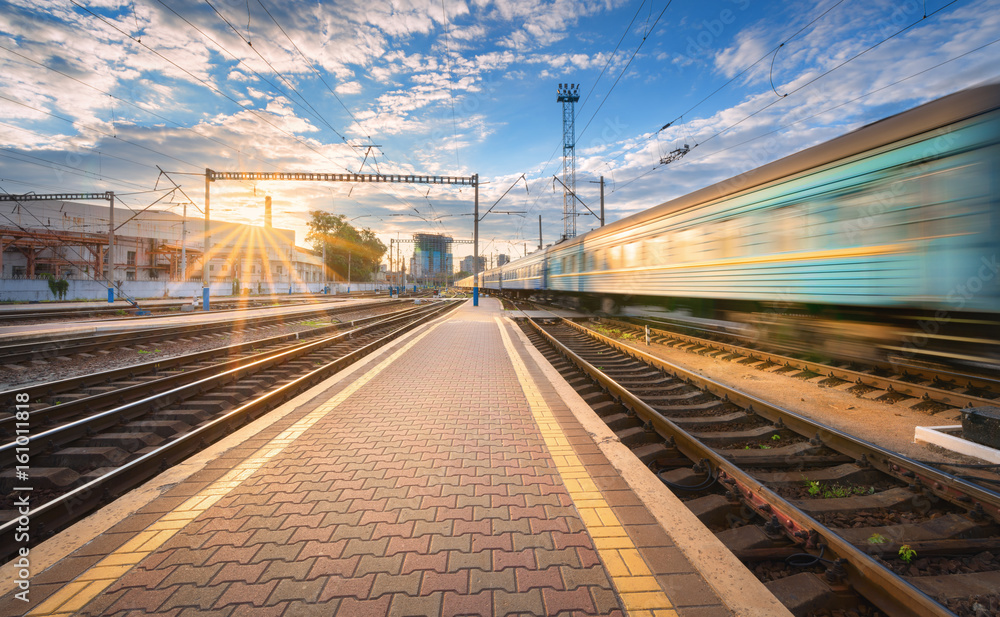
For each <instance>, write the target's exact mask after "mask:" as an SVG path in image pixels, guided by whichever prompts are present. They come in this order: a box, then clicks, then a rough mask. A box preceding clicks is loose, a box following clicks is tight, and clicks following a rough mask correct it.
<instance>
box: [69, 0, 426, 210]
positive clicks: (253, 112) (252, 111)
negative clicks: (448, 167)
mask: <svg viewBox="0 0 1000 617" xmlns="http://www.w3.org/2000/svg"><path fill="white" fill-rule="evenodd" d="M158 1H159V2H160V3H161V4H163V6H164V7H166V8H167V9H168V10H170V11H171V12H173V13H174V14H175V15H177V16H178V18H180V19H181V20H183V21H184V22H185V23H188V24H189V25H191V27H192V28H194V29H195V30H198V31H199V32H200V30H199V29H198V28H197V27H196V26H194V25H193V24H191V22H190V21H189V20H187V19H186V18H184V17H183V16H182V15H180V14H179V13H177V12H176V11H174V10H173V9H172V8H171V7H169V6H168V5H166V4H165V3H163V2H162V0H158ZM70 2H72V3H73V4H74V5H75V6H77V7H79V8H81V9H82V10H84V11H86V12H87V13H89V14H90V15H92V16H94V17H95V18H97V19H98V20H100V21H102V22H103V23H105V24H107V25H108V26H109V27H111V28H112V29H114V30H115V31H117V32H119V33H120V34H121V35H123V36H125V37H126V38H128V39H130V40H132V41H135V42H136V43H137V44H138V45H139V46H141V47H142V48H143V49H145V50H147V51H149V52H150V53H152V54H154V55H156V56H157V57H159V58H161V59H163V60H164V61H166V62H168V63H169V64H170V65H172V66H174V67H175V68H177V69H178V70H180V71H181V72H183V73H184V74H186V75H187V76H189V77H190V78H191V79H192V80H194V81H197V82H199V83H201V84H203V85H204V86H205V87H206V88H208V89H209V90H210V91H212V92H213V93H215V94H218V95H220V96H222V97H223V98H225V99H227V100H229V101H230V102H232V103H233V104H235V105H236V106H238V107H239V108H241V109H243V110H244V111H246V112H248V113H249V114H251V115H253V116H254V117H255V118H257V119H258V120H260V121H261V122H263V123H264V124H266V125H268V126H270V127H272V128H274V129H275V130H276V131H277V132H278V133H280V134H282V135H285V136H286V137H289V138H291V139H292V140H293V141H295V142H297V143H298V144H300V145H302V146H303V147H305V148H307V149H308V150H310V151H312V152H314V153H315V154H317V155H319V156H320V157H322V158H324V159H326V160H328V161H330V162H332V163H334V164H336V165H338V166H340V167H341V168H342V169H344V171H347V172H351V170H350V169H349V168H347V167H345V166H343V164H342V163H341V162H339V161H336V160H334V159H332V158H330V157H329V156H327V155H326V153H324V152H323V151H321V150H319V149H318V148H316V147H314V146H312V145H311V144H309V143H308V142H306V141H304V140H303V139H301V138H299V137H298V136H297V135H295V134H294V133H290V132H289V131H286V130H284V129H283V128H281V127H280V126H278V125H277V124H276V123H274V122H272V121H271V120H269V119H268V118H267V117H266V116H264V115H262V114H260V113H258V111H257V110H255V109H253V108H251V107H248V106H247V105H244V104H243V103H241V102H240V101H238V100H237V99H235V98H234V97H232V96H230V95H229V94H227V93H225V92H223V91H222V90H220V89H219V88H218V87H216V86H215V85H213V84H211V83H209V82H207V81H206V80H204V79H202V78H201V77H199V76H197V75H195V74H193V73H192V72H191V71H189V70H187V69H186V68H184V67H183V66H181V65H180V64H178V63H177V62H175V61H173V60H171V59H170V58H168V57H167V56H165V55H164V54H162V53H160V52H159V51H157V50H156V49H153V48H152V47H150V46H149V45H146V44H145V43H142V42H141V41H138V40H136V39H135V38H134V37H132V36H131V35H130V34H129V33H127V32H125V31H124V30H122V29H121V28H119V27H118V26H117V25H116V24H114V23H112V22H111V21H109V20H108V19H106V18H105V17H103V16H102V15H100V14H98V13H95V12H94V11H93V10H91V9H90V8H88V7H87V6H84V5H82V4H80V3H79V2H77V1H76V0H70ZM206 36H207V35H206ZM207 38H209V40H212V39H211V37H207ZM213 42H214V41H213ZM220 47H221V48H223V49H224V47H223V46H220ZM226 52H227V53H229V54H230V55H231V56H233V57H234V58H236V56H235V55H234V54H232V53H231V52H229V51H228V50H226ZM237 59H238V58H237ZM262 79H263V77H262ZM264 81H265V82H267V83H270V82H269V81H268V80H266V79H264ZM279 90H280V89H279ZM346 145H348V147H350V148H351V150H352V152H353V153H354V154H357V152H356V151H355V149H354V147H353V146H351V144H346ZM385 186H387V185H381V184H380V185H379V186H378V189H379V190H390V191H392V192H393V193H394V194H395V196H396V199H398V200H399V201H400V202H402V203H404V204H406V205H408V206H409V205H410V204H409V203H408V202H406V201H405V199H403V198H402V197H400V196H399V194H398V193H397V192H396V191H395V190H394V189H392V188H391V187H389V188H388V189H386V188H385Z"/></svg>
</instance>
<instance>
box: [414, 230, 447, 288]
mask: <svg viewBox="0 0 1000 617" xmlns="http://www.w3.org/2000/svg"><path fill="white" fill-rule="evenodd" d="M452 242H453V239H452V238H451V236H442V235H439V234H413V257H412V258H411V259H410V273H411V276H412V277H413V278H414V280H417V281H422V282H425V283H433V282H437V281H441V282H443V281H444V279H445V278H446V277H449V276H451V275H452V274H453V272H454V270H453V268H454V264H453V262H452V255H451V245H452Z"/></svg>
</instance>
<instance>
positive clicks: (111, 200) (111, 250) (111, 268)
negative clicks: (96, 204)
mask: <svg viewBox="0 0 1000 617" xmlns="http://www.w3.org/2000/svg"><path fill="white" fill-rule="evenodd" d="M108 205H109V206H111V214H110V216H109V217H108V219H109V221H110V222H109V224H108V302H109V303H113V302H114V301H115V194H114V192H109V193H108Z"/></svg>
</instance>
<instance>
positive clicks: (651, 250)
mask: <svg viewBox="0 0 1000 617" xmlns="http://www.w3.org/2000/svg"><path fill="white" fill-rule="evenodd" d="M646 255H647V256H648V258H649V262H650V263H651V264H652V265H663V264H666V263H668V262H669V261H670V243H669V239H668V236H667V234H663V235H662V236H657V237H655V238H650V239H649V240H648V241H647V243H646Z"/></svg>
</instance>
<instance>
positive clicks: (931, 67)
mask: <svg viewBox="0 0 1000 617" xmlns="http://www.w3.org/2000/svg"><path fill="white" fill-rule="evenodd" d="M997 43H1000V38H996V39H993V40H992V41H989V42H987V43H984V44H982V45H980V46H978V47H976V48H974V49H970V50H969V51H966V52H964V53H961V54H959V55H957V56H954V57H952V58H949V59H947V60H944V61H942V62H939V63H937V64H935V65H933V66H929V67H927V68H925V69H922V70H920V71H918V72H916V73H913V74H911V75H907V76H906V77H903V78H902V79H897V80H896V81H893V82H890V83H888V84H886V85H884V86H881V87H879V88H876V89H874V90H870V91H868V92H865V93H864V94H861V95H858V96H856V97H854V98H852V99H849V100H847V101H844V102H842V103H838V104H837V105H834V106H832V107H827V108H824V109H823V110H821V111H818V112H816V113H814V114H811V115H809V116H806V117H804V118H799V119H798V120H796V121H794V122H789V123H788V124H785V125H782V126H779V127H777V128H775V129H772V130H770V131H768V132H766V133H762V134H760V135H756V136H754V137H751V138H750V139H747V140H744V141H741V142H740V143H737V144H733V145H731V146H727V147H725V148H721V149H719V150H716V151H714V152H710V153H708V154H706V155H704V156H702V157H701V158H698V159H693V160H687V161H685V162H683V163H681V164H679V165H677V166H676V167H677V168H680V167H685V166H687V165H693V164H695V163H700V162H702V161H704V160H706V159H708V158H710V157H712V156H715V155H717V154H721V153H723V152H727V151H729V150H734V149H736V148H739V147H742V146H745V145H747V144H749V143H752V142H754V141H757V140H758V139H763V138H765V137H767V136H768V135H772V134H774V133H777V132H779V131H783V130H785V129H787V128H789V127H792V126H794V125H796V124H800V123H802V122H805V121H807V120H811V119H812V118H815V117H817V116H821V115H823V114H826V113H829V112H831V111H834V110H836V109H839V108H841V107H843V106H845V105H849V104H851V103H855V102H857V101H860V100H861V99H864V98H867V97H869V96H871V95H873V94H877V93H879V92H882V91H883V90H887V89H889V88H891V87H893V86H896V85H898V84H901V83H903V82H904V81H908V80H910V79H914V78H916V77H919V76H920V75H923V74H924V73H927V72H929V71H933V70H934V69H936V68H940V67H942V66H944V65H946V64H948V63H950V62H954V61H956V60H960V59H961V58H964V57H966V56H969V55H971V54H974V53H976V52H977V51H981V50H983V49H985V48H987V47H989V46H991V45H995V44H997ZM660 167H662V165H655V166H654V167H653V168H652V169H649V170H647V171H645V172H644V173H642V174H640V175H639V176H636V177H635V178H632V179H631V180H629V181H628V182H625V183H622V184H621V186H619V187H617V188H625V187H626V186H628V185H629V184H632V183H633V182H636V181H638V180H640V179H642V178H644V177H646V176H648V175H649V174H651V173H652V172H654V171H656V170H657V169H659V168H660ZM615 190H617V189H615ZM611 192H614V190H612V191H611Z"/></svg>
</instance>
